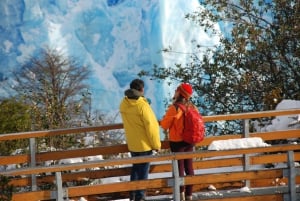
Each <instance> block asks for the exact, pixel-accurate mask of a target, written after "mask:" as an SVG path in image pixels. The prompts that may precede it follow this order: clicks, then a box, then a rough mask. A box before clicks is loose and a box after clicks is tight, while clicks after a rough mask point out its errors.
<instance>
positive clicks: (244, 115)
mask: <svg viewBox="0 0 300 201" xmlns="http://www.w3.org/2000/svg"><path fill="white" fill-rule="evenodd" d="M293 114H300V109H288V110H271V111H261V112H247V113H239V114H227V115H213V116H203V120H204V121H205V122H212V121H221V120H234V119H252V118H262V117H270V116H284V115H293ZM122 128H123V124H122V123H116V124H109V125H102V126H90V127H76V128H67V129H55V130H45V131H29V132H19V133H8V134H0V141H5V140H15V139H25V138H37V137H47V136H55V135H63V134H75V133H82V132H95V131H105V130H113V129H122Z"/></svg>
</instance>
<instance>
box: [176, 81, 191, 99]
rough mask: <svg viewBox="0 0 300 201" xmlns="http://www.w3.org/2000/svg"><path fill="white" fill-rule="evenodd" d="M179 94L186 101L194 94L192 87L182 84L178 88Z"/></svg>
mask: <svg viewBox="0 0 300 201" xmlns="http://www.w3.org/2000/svg"><path fill="white" fill-rule="evenodd" d="M177 90H178V91H179V93H180V94H181V95H182V96H183V97H184V98H186V99H189V98H190V97H191V96H192V94H193V88H192V85H190V84H188V83H182V84H180V85H179V86H178V87H177Z"/></svg>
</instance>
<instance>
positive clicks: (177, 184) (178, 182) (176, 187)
mask: <svg viewBox="0 0 300 201" xmlns="http://www.w3.org/2000/svg"><path fill="white" fill-rule="evenodd" d="M172 168H173V177H174V180H173V181H174V182H173V184H172V185H173V196H174V201H180V186H182V185H183V184H184V181H183V179H182V178H180V177H179V170H178V161H177V160H172Z"/></svg>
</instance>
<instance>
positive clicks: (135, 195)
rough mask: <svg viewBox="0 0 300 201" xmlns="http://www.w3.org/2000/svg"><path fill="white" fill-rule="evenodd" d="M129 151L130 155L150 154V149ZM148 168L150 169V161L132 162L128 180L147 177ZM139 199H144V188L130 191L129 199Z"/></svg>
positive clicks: (136, 200)
mask: <svg viewBox="0 0 300 201" xmlns="http://www.w3.org/2000/svg"><path fill="white" fill-rule="evenodd" d="M130 153H131V156H132V157H137V156H150V155H152V150H151V151H145V152H130ZM149 169H150V163H139V164H133V165H132V168H131V175H130V181H136V180H143V179H148V174H149ZM141 199H145V191H144V190H136V191H132V192H130V200H135V201H138V200H141Z"/></svg>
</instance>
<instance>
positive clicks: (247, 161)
mask: <svg viewBox="0 0 300 201" xmlns="http://www.w3.org/2000/svg"><path fill="white" fill-rule="evenodd" d="M243 123H244V134H243V135H244V136H243V137H244V138H248V137H249V119H244V121H243ZM243 169H244V171H247V170H249V169H250V157H249V154H244V167H243ZM245 186H247V187H250V181H249V180H245Z"/></svg>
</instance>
